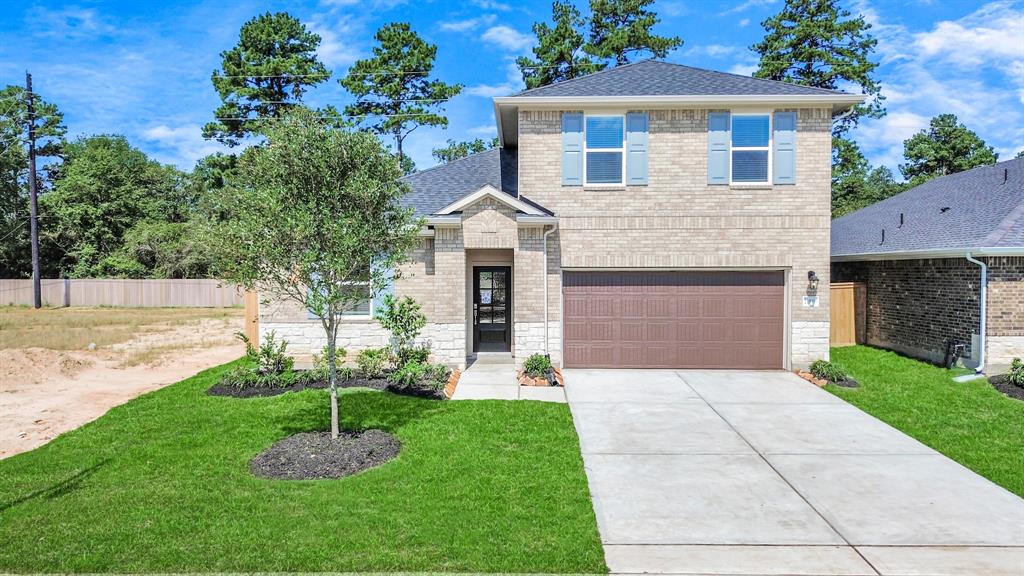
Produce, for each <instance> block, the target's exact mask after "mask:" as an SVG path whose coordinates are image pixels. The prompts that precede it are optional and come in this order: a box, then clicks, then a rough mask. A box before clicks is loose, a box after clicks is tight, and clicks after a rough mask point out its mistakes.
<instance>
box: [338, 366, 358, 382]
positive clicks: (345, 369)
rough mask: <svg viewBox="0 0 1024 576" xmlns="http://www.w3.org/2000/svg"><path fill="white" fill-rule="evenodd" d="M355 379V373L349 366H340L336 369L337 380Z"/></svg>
mask: <svg viewBox="0 0 1024 576" xmlns="http://www.w3.org/2000/svg"><path fill="white" fill-rule="evenodd" d="M355 377H356V371H355V369H353V368H352V367H351V366H342V367H341V368H338V378H339V379H341V380H351V379H353V378H355Z"/></svg>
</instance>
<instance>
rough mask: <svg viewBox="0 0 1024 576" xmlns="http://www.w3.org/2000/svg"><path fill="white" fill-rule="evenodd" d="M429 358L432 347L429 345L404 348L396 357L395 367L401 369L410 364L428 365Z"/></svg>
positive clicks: (399, 350) (400, 349)
mask: <svg viewBox="0 0 1024 576" xmlns="http://www.w3.org/2000/svg"><path fill="white" fill-rule="evenodd" d="M429 357H430V346H429V345H427V344H422V345H420V346H403V347H401V348H399V349H398V354H396V355H395V367H396V368H401V367H402V366H405V365H406V364H408V363H409V362H419V363H420V364H426V363H427V358H429Z"/></svg>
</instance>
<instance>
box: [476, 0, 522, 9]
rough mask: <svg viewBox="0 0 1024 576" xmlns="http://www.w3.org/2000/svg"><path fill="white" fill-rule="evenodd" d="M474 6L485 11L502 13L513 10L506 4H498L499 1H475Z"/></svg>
mask: <svg viewBox="0 0 1024 576" xmlns="http://www.w3.org/2000/svg"><path fill="white" fill-rule="evenodd" d="M473 4H475V5H476V6H479V7H480V8H483V9H484V10H499V11H501V12H508V11H509V10H511V9H512V7H511V6H509V5H508V4H505V3H504V2H498V1H497V0H473Z"/></svg>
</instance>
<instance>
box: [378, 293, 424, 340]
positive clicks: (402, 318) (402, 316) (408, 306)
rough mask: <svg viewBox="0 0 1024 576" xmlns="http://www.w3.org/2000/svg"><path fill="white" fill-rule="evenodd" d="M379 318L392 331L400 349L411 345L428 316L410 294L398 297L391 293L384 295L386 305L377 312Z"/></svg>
mask: <svg viewBox="0 0 1024 576" xmlns="http://www.w3.org/2000/svg"><path fill="white" fill-rule="evenodd" d="M377 320H378V321H380V325H381V326H383V327H384V329H385V330H387V331H388V332H391V338H392V340H393V341H394V343H395V347H396V348H397V349H398V350H402V349H403V348H409V347H411V346H412V343H413V342H414V341H415V340H416V337H417V336H419V335H420V332H421V331H422V330H423V327H424V326H426V325H427V317H426V315H424V314H423V312H422V310H421V309H420V305H419V304H417V303H416V301H415V300H413V299H412V298H410V297H408V296H405V297H403V298H401V299H398V298H395V297H394V296H392V295H391V294H388V295H386V296H384V305H383V306H382V307H381V309H380V310H379V311H378V312H377Z"/></svg>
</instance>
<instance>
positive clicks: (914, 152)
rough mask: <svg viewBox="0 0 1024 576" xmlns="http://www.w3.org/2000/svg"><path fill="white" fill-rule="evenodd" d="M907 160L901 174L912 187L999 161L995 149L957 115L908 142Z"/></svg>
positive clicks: (942, 117) (937, 122) (940, 117)
mask: <svg viewBox="0 0 1024 576" xmlns="http://www.w3.org/2000/svg"><path fill="white" fill-rule="evenodd" d="M903 157H904V158H906V159H907V163H906V164H900V172H902V173H903V177H904V178H906V179H907V180H909V181H910V184H911V185H912V186H917V185H918V184H923V183H924V182H927V181H929V180H931V179H932V178H938V177H939V176H946V175H947V174H955V173H957V172H963V171H964V170H970V169H971V168H974V167H976V166H986V165H988V164H995V163H996V161H998V160H999V154H997V153H996V151H995V149H994V148H992V147H991V146H988V145H986V144H985V141H984V140H982V139H981V138H980V137H979V136H978V135H977V134H975V133H974V132H973V131H971V130H970V129H968V128H967V126H964V125H963V124H961V123H960V121H959V120H957V117H956V115H955V114H940V115H938V116H936V117H934V118H932V119H931V122H929V124H928V129H927V130H922V131H920V132H918V133H917V134H914V135H913V136H912V137H910V138H909V139H908V140H904V141H903Z"/></svg>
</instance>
